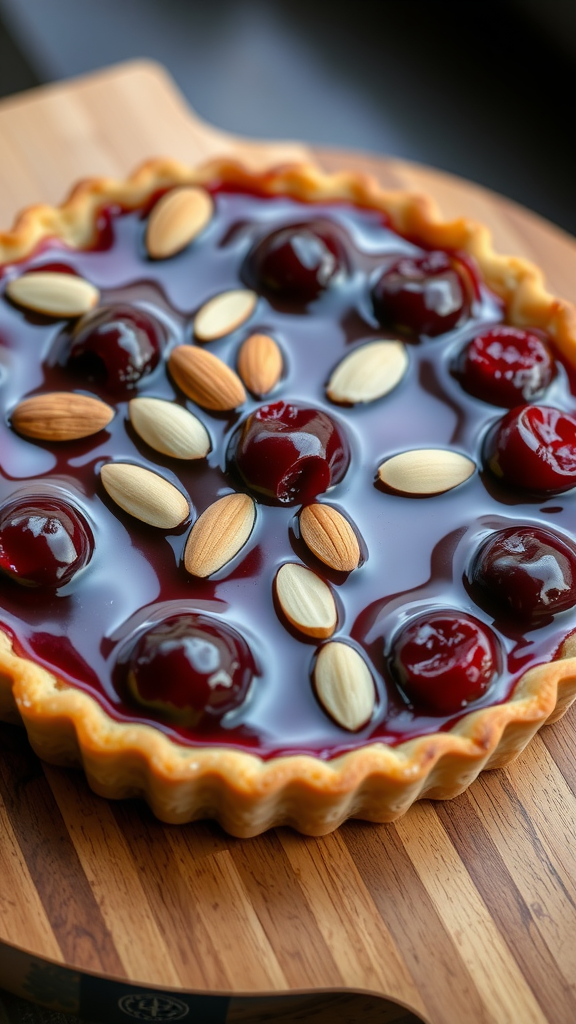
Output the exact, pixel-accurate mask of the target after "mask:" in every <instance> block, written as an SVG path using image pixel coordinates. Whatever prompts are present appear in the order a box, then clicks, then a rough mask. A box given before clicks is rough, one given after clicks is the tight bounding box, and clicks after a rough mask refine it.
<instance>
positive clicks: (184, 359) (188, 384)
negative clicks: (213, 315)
mask: <svg viewBox="0 0 576 1024" xmlns="http://www.w3.org/2000/svg"><path fill="white" fill-rule="evenodd" d="M168 366H169V367H170V373H171V374H172V376H173V377H174V380H175V381H176V383H177V385H178V387H179V388H180V389H181V390H182V391H183V392H184V394H185V395H187V396H188V398H191V399H192V401H193V402H197V404H198V405H201V406H202V407H203V408H204V409H213V410H214V411H219V412H226V411H229V410H232V409H237V408H238V406H239V405H243V403H244V402H245V401H246V392H245V390H244V386H243V384H242V381H241V380H240V378H239V376H238V375H237V374H236V373H235V372H234V370H231V369H230V367H229V366H227V365H226V363H223V362H222V360H221V359H218V356H215V355H213V354H212V353H211V352H206V350H205V349H201V348H197V347H195V346H193V345H178V347H177V348H175V349H173V350H172V352H171V353H170V357H169V359H168Z"/></svg>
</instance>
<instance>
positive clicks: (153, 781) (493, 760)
mask: <svg viewBox="0 0 576 1024" xmlns="http://www.w3.org/2000/svg"><path fill="white" fill-rule="evenodd" d="M215 180H223V181H225V182H227V183H229V184H235V185H240V186H241V185H243V184H246V185H249V184H250V183H254V181H255V180H256V181H257V183H258V187H259V188H261V189H262V190H263V191H264V192H266V193H269V194H271V195H274V194H284V195H289V196H292V197H293V198H296V199H302V200H304V201H330V200H348V201H351V202H353V203H354V204H355V205H358V206H361V207H362V206H363V207H367V208H371V209H376V210H381V211H382V212H384V213H385V214H386V215H387V216H388V218H389V220H390V223H391V226H392V227H393V228H394V229H395V230H397V231H398V232H399V233H400V234H402V235H405V236H408V237H410V238H411V239H412V240H414V241H416V242H421V243H422V244H424V245H427V246H433V247H439V248H443V249H448V250H454V249H458V250H463V251H465V252H467V253H468V254H470V255H471V256H473V257H474V258H475V259H476V261H477V263H478V265H479V267H480V270H481V273H482V276H483V279H484V281H485V282H486V284H487V285H488V287H489V288H491V289H492V290H493V291H494V292H495V293H496V294H497V295H498V296H499V297H500V298H501V299H502V300H503V302H504V305H505V309H506V315H507V322H509V323H511V324H513V325H514V326H519V327H520V326H528V325H530V326H534V327H540V328H541V329H543V330H545V331H547V332H548V333H549V334H550V336H551V337H552V339H553V341H554V342H555V344H556V345H557V347H558V349H559V351H560V352H561V353H562V354H563V355H564V357H565V358H566V359H567V360H568V361H570V362H571V363H572V365H574V366H576V309H575V308H574V307H573V306H572V305H571V304H570V303H568V302H566V301H564V300H562V299H558V298H556V297H554V296H553V295H551V294H550V293H549V292H548V291H547V290H546V288H545V284H544V276H543V274H542V271H541V270H540V269H539V268H538V267H537V266H536V265H534V264H533V263H531V262H530V261H529V260H526V259H524V258H522V257H514V256H503V255H500V254H497V253H496V252H495V251H494V249H493V247H492V241H491V234H490V231H489V229H488V228H487V227H486V226H484V225H482V224H479V223H477V222H474V221H472V220H469V219H467V218H459V219H457V220H454V221H449V222H448V221H444V220H442V218H441V215H440V212H439V209H438V207H437V205H436V203H435V202H434V200H432V199H431V198H430V197H429V196H422V195H415V194H412V193H410V192H405V191H385V190H383V189H381V188H380V186H379V185H378V184H377V183H376V181H375V180H374V179H373V178H371V177H369V176H365V175H360V174H358V173H355V172H342V173H338V174H324V173H323V172H321V171H320V170H319V169H318V168H316V167H315V166H314V165H311V164H310V165H309V164H297V165H289V166H286V167H282V168H277V169H275V170H271V171H269V172H266V173H264V174H258V175H256V176H254V175H253V174H251V173H250V172H248V171H247V170H245V169H244V168H243V167H242V166H241V165H240V164H239V163H237V162H235V161H231V160H218V161H211V162H210V163H208V164H205V165H203V166H202V167H200V168H195V169H191V168H189V167H187V166H186V165H184V164H181V163H178V162H175V161H172V160H152V161H149V162H147V163H146V164H144V165H143V166H142V167H141V168H139V169H138V170H137V171H136V172H135V173H134V174H133V175H132V176H131V177H130V178H128V179H127V180H126V181H122V182H120V181H116V180H114V179H108V178H98V179H93V180H87V181H83V182H81V183H80V184H79V185H78V186H77V187H76V188H75V189H74V190H73V191H72V193H71V194H70V196H69V198H68V199H67V200H66V201H65V202H64V203H63V204H62V205H61V206H59V207H52V206H47V205H36V206H32V207H30V208H28V209H27V210H25V211H24V212H23V213H22V214H21V215H20V217H19V218H18V219H17V221H16V224H15V227H14V228H13V230H12V231H9V232H5V233H0V264H2V263H6V262H10V263H12V262H15V261H18V260H21V259H23V258H25V257H26V256H27V255H29V254H30V252H32V251H33V250H34V248H35V247H36V246H37V245H38V243H39V242H40V241H42V240H43V239H47V238H54V237H57V238H59V239H61V240H62V241H64V242H65V243H66V244H68V245H71V246H72V247H75V248H82V247H85V246H88V245H89V244H90V243H91V241H92V240H93V238H94V234H95V222H96V215H97V213H98V212H99V210H100V209H101V208H102V207H103V206H109V205H111V204H118V205H121V206H122V207H124V208H128V209H134V208H137V207H139V206H141V205H143V204H144V203H145V202H146V201H147V200H148V199H149V198H150V197H152V196H153V195H154V194H156V193H157V192H160V191H162V190H165V189H168V188H172V187H175V186H178V185H202V184H205V183H208V182H212V181H215ZM573 650H574V645H573V644H572V642H571V640H568V641H567V642H566V643H565V645H564V650H563V652H562V654H563V656H562V657H561V658H560V659H559V660H555V661H551V662H548V663H546V664H543V665H538V666H536V667H533V668H532V669H530V670H529V671H528V672H526V673H525V674H524V675H523V676H522V677H521V679H520V680H519V681H518V683H517V684H516V687H515V690H514V693H513V695H512V697H511V699H510V700H508V701H506V702H504V703H502V704H497V705H492V706H490V707H486V708H482V709H479V710H477V711H472V712H469V713H468V714H465V715H464V716H463V717H462V718H461V719H460V721H459V722H458V723H457V725H456V726H455V727H453V728H452V729H451V730H449V731H446V732H438V733H431V734H428V735H425V736H421V737H418V738H416V739H412V740H409V741H406V742H404V743H400V744H398V745H397V746H388V745H386V744H384V743H373V744H369V745H367V746H363V747H361V748H359V749H357V750H354V751H351V752H348V753H346V754H341V755H338V756H336V757H334V758H332V759H330V760H322V759H320V758H317V757H315V756H313V755H309V754H295V755H285V756H281V757H276V758H270V759H263V758H261V757H259V756H258V755H256V754H251V753H245V752H242V751H238V750H235V749H232V748H229V747H214V748H212V747H201V748H190V747H187V746H184V745H182V744H180V743H176V742H175V741H173V740H171V739H170V737H168V736H167V735H166V734H164V733H163V732H161V731H160V730H158V729H155V728H154V727H153V726H149V725H145V724H137V723H135V724H126V723H121V722H117V721H115V720H113V719H112V718H111V717H110V716H109V715H108V714H107V713H106V711H105V709H104V707H103V706H101V705H100V704H99V703H98V701H97V700H96V699H95V698H93V697H91V696H90V695H89V694H87V693H85V692H83V691H82V690H79V689H74V688H73V687H71V686H69V685H67V684H64V683H62V682H60V681H58V679H57V678H56V676H54V675H53V674H52V673H50V672H48V671H47V670H45V669H43V668H41V667H40V666H38V665H36V663H35V662H33V661H31V660H29V659H27V658H23V657H20V656H19V655H17V654H15V653H14V652H13V650H12V644H11V641H10V639H9V637H8V636H7V635H6V634H5V633H3V632H2V631H1V630H0V673H2V674H1V675H0V718H1V717H4V718H6V719H8V720H13V721H14V720H19V719H21V720H22V721H23V722H24V724H25V726H26V728H27V730H28V733H29V736H30V739H31V741H32V744H33V746H34V747H35V749H36V751H37V752H38V753H39V754H40V756H42V757H44V758H45V759H46V760H49V761H52V762H54V763H71V762H77V761H80V762H82V763H83V765H84V767H85V769H86V772H87V775H88V778H89V781H90V783H91V785H92V787H93V788H94V789H95V790H96V791H97V792H101V793H102V794H103V795H106V796H108V797H116V796H118V797H121V796H125V795H143V796H145V797H146V799H147V800H148V802H149V803H150V804H151V806H152V808H153V810H154V813H155V814H156V815H157V816H158V817H159V818H161V819H162V820H165V821H174V822H183V821H189V820H193V819H194V818H197V817H207V816H209V817H216V818H217V819H218V820H219V821H220V822H221V824H223V826H224V828H226V829H227V830H228V831H230V832H232V833H233V834H235V835H240V836H248V835H255V834H258V833H259V832H262V831H264V830H265V829H266V828H269V827H271V826H273V825H278V824H291V825H293V826H294V827H296V828H298V829H299V830H301V831H303V832H305V833H309V834H323V833H325V832H328V831H331V830H332V829H333V828H335V827H337V826H338V825H339V824H340V823H341V821H343V820H345V819H346V818H347V817H351V816H354V817H364V818H368V819H370V820H375V821H388V820H392V819H393V818H395V817H398V816H399V814H402V813H404V811H405V810H407V808H408V806H410V804H411V803H412V802H413V801H414V800H416V799H419V798H421V797H423V796H426V795H430V796H432V797H434V798H439V799H443V798H447V797H450V796H453V795H456V794H457V793H458V792H461V791H462V790H463V789H464V788H466V786H467V785H468V784H469V783H470V782H471V781H472V780H473V779H474V778H475V777H476V775H477V774H478V773H479V772H480V771H481V770H482V769H483V768H485V767H497V766H501V765H503V764H506V763H508V762H509V761H510V760H512V759H513V758H514V757H516V755H517V754H518V753H519V752H520V751H521V750H522V749H523V747H524V746H525V745H526V744H527V743H528V742H529V740H530V739H531V737H532V736H533V734H534V733H535V732H536V731H537V730H538V729H539V728H540V727H541V726H542V725H543V724H545V722H546V721H548V720H550V719H552V718H554V719H556V718H558V717H560V715H561V714H562V713H563V712H564V711H565V710H566V708H567V707H568V706H569V704H570V703H571V701H572V700H573V699H574V697H575V696H576V657H569V656H566V655H571V654H572V652H573ZM124 769H126V772H125V774H126V775H127V776H128V777H129V779H130V784H129V785H128V786H127V783H126V780H125V777H124ZM203 787H204V788H203ZM127 789H128V792H127V791H126V790H127ZM378 789H380V791H381V792H380V794H376V793H375V791H377V790H378ZM207 793H208V797H207V796H206V794H207ZM294 795H295V796H296V797H298V796H299V798H300V800H301V802H302V806H301V807H300V808H299V807H298V800H297V799H296V801H294V799H293V797H294ZM207 800H208V803H207Z"/></svg>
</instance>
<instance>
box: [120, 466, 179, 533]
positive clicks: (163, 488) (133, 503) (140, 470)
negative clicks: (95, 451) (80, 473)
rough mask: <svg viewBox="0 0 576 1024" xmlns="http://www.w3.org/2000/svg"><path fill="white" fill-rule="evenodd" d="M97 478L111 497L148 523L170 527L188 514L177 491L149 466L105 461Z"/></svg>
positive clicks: (163, 527) (163, 528)
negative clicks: (146, 467)
mask: <svg viewBox="0 0 576 1024" xmlns="http://www.w3.org/2000/svg"><path fill="white" fill-rule="evenodd" d="M100 477H101V479H102V483H103V485H104V489H105V490H106V491H107V493H108V494H109V495H110V497H111V498H112V500H113V501H115V502H116V504H117V505H119V506H120V508H121V509H123V510H124V512H128V514H129V515H131V516H134V518H135V519H140V520H141V521H142V522H143V523H147V524H148V525H149V526H157V527H159V529H161V530H173V529H174V527H175V526H179V525H180V523H183V522H184V520H185V519H186V518H187V517H188V515H189V513H190V506H189V505H188V502H187V500H186V498H185V497H184V495H183V494H182V493H181V491H179V490H178V488H177V487H174V484H171V483H169V482H168V480H165V479H164V477H162V476H159V474H158V473H153V472H152V470H151V469H144V467H143V466H133V465H132V464H131V463H129V462H108V463H106V465H104V466H102V469H101V470H100Z"/></svg>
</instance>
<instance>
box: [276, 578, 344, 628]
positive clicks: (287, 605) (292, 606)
mask: <svg viewBox="0 0 576 1024" xmlns="http://www.w3.org/2000/svg"><path fill="white" fill-rule="evenodd" d="M275 587H276V596H277V598H278V603H279V604H280V607H281V609H282V611H283V612H284V615H285V616H286V618H287V619H288V622H289V623H290V624H291V625H292V626H294V627H295V629H298V630H299V631H300V632H301V633H305V634H306V636H315V637H320V638H322V639H324V638H326V637H328V636H332V633H333V632H334V630H335V629H336V623H337V621H338V613H337V611H336V602H335V601H334V598H333V596H332V591H331V590H330V587H329V586H328V584H327V583H325V582H324V580H323V579H321V578H320V576H317V575H316V573H315V572H312V570H311V569H307V568H306V566H304V565H299V564H298V563H296V562H286V563H285V564H284V565H283V566H281V567H280V569H279V570H278V572H277V574H276V579H275Z"/></svg>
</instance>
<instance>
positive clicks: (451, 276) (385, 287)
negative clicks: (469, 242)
mask: <svg viewBox="0 0 576 1024" xmlns="http://www.w3.org/2000/svg"><path fill="white" fill-rule="evenodd" d="M372 302H373V305H374V312H375V314H376V318H377V319H378V321H379V322H380V323H381V324H382V326H383V327H389V328H394V329H397V330H401V331H408V332H409V333H412V334H426V335H428V336H430V337H435V336H436V335H438V334H444V332H445V331H450V330H452V328H453V327H456V326H457V325H458V324H459V323H461V321H462V320H464V319H465V318H466V316H468V313H469V311H470V303H471V282H470V279H469V271H468V269H467V268H466V269H465V268H464V267H463V266H462V265H459V264H458V263H457V262H456V260H454V259H452V258H451V257H450V256H448V254H447V253H445V252H440V251H434V252H428V253H425V254H424V255H423V256H400V257H399V259H397V260H394V262H393V263H391V264H390V265H389V266H388V267H387V268H386V270H385V271H384V272H383V273H382V274H381V275H380V277H379V278H378V280H377V281H376V284H375V285H374V288H373V290H372Z"/></svg>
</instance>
